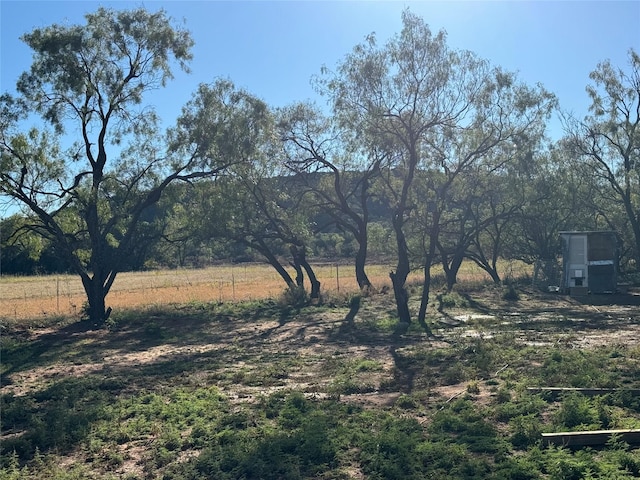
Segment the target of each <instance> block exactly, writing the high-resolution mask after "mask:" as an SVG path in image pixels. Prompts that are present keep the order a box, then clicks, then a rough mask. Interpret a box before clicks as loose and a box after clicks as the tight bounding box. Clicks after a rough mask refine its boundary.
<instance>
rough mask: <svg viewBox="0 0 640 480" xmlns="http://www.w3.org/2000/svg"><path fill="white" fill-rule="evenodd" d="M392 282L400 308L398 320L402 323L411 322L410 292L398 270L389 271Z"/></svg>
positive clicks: (397, 304) (398, 308)
mask: <svg viewBox="0 0 640 480" xmlns="http://www.w3.org/2000/svg"><path fill="white" fill-rule="evenodd" d="M389 278H391V284H392V285H393V293H394V295H395V299H396V308H397V310H398V321H399V322H400V323H406V324H409V323H411V312H410V311H409V294H408V293H407V289H406V288H405V287H404V284H405V282H404V280H401V278H400V276H399V275H398V274H397V273H396V272H391V273H389Z"/></svg>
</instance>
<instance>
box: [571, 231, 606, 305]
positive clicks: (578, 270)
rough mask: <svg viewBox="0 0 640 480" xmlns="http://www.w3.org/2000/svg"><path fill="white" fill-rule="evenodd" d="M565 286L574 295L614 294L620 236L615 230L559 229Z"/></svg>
mask: <svg viewBox="0 0 640 480" xmlns="http://www.w3.org/2000/svg"><path fill="white" fill-rule="evenodd" d="M560 237H561V238H562V289H563V291H565V292H568V293H569V292H570V293H572V294H587V293H596V294H598V293H614V292H615V291H616V289H617V285H618V235H617V233H616V232H613V231H592V232H560Z"/></svg>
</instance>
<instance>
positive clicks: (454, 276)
mask: <svg viewBox="0 0 640 480" xmlns="http://www.w3.org/2000/svg"><path fill="white" fill-rule="evenodd" d="M463 259H464V254H463V253H462V252H456V253H454V254H453V257H452V258H451V263H449V264H448V266H447V268H445V269H444V271H445V277H446V281H447V290H448V291H451V290H453V286H454V285H455V284H456V283H458V272H459V271H460V267H461V266H462V261H463ZM443 261H444V262H446V259H443Z"/></svg>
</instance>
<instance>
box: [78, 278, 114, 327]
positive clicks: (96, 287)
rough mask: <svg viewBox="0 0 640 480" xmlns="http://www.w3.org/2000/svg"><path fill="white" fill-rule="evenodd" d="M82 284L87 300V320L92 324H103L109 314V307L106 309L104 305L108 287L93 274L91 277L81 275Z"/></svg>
mask: <svg viewBox="0 0 640 480" xmlns="http://www.w3.org/2000/svg"><path fill="white" fill-rule="evenodd" d="M82 285H83V286H84V291H85V293H86V294H87V302H88V304H89V305H88V308H87V312H86V313H87V317H88V320H89V321H90V322H91V323H92V324H94V325H103V324H104V322H106V321H107V319H108V318H109V315H110V314H111V308H108V309H107V308H106V305H105V298H106V296H107V293H109V290H108V288H106V287H105V286H104V283H103V281H102V280H101V279H100V278H97V277H96V276H95V275H94V276H93V277H89V276H88V275H84V276H83V277H82Z"/></svg>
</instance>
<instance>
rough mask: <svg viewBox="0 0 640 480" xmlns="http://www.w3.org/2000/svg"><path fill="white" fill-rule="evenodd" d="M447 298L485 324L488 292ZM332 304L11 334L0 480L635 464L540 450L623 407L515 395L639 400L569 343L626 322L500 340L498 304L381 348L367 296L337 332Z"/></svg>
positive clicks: (518, 329) (192, 308)
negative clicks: (547, 391)
mask: <svg viewBox="0 0 640 480" xmlns="http://www.w3.org/2000/svg"><path fill="white" fill-rule="evenodd" d="M483 292H484V293H483ZM486 292H489V293H490V295H491V296H490V297H489V296H485V297H483V298H479V297H480V296H481V295H489V293H486ZM519 294H520V300H519V302H518V305H519V306H523V305H524V306H526V305H527V301H528V300H527V296H526V293H523V292H519ZM457 295H459V298H458V297H456V298H453V299H452V300H451V301H452V302H453V304H454V305H455V306H454V307H453V308H456V309H461V310H462V311H463V312H468V313H484V314H486V313H487V307H486V305H488V304H490V303H491V301H492V300H493V299H498V300H500V298H499V297H500V295H501V293H500V290H499V289H495V288H488V289H485V290H482V289H477V290H474V291H472V292H471V293H465V292H461V293H459V294H457ZM387 297H388V296H387ZM336 298H337V297H336ZM336 298H334V299H332V300H331V301H332V302H336V304H335V305H332V306H329V305H328V304H327V303H325V304H322V305H319V306H315V305H304V306H300V308H296V309H294V310H287V309H285V306H283V305H282V304H280V303H278V302H276V301H269V300H265V301H251V302H245V303H231V304H221V303H218V302H211V303H205V302H189V303H186V304H181V305H173V306H169V307H159V306H156V307H149V308H144V309H139V310H129V311H120V312H117V313H115V314H114V317H113V322H112V324H111V325H109V328H108V329H105V330H89V329H87V328H86V327H83V326H82V324H68V323H67V324H58V325H56V324H54V325H48V326H47V329H46V330H45V329H38V328H35V327H33V326H30V325H29V326H28V327H27V328H23V329H21V328H19V327H12V329H11V330H7V334H3V337H2V339H1V341H2V347H3V351H2V376H3V379H2V396H1V398H0V402H1V404H0V407H1V410H2V418H1V420H2V425H1V434H2V442H1V451H0V479H2V480H5V479H11V480H13V479H28V480H29V479H40V478H52V479H57V480H63V479H85V478H93V479H98V480H107V479H108V480H113V479H115V478H126V479H129V480H132V479H138V480H142V479H147V478H149V479H175V480H179V479H185V480H186V479H191V480H193V479H204V478H220V479H237V478H264V479H271V478H273V479H275V478H277V479H305V478H314V479H320V478H322V479H347V478H353V477H361V478H371V479H383V478H384V479H424V478H438V479H445V480H446V479H464V478H487V479H528V478H530V479H534V478H550V479H561V478H562V479H564V478H616V479H617V478H637V476H638V474H639V473H640V453H639V452H640V451H639V450H638V448H636V447H634V446H629V445H623V444H621V443H620V442H617V441H615V439H614V441H612V442H610V444H608V445H605V446H602V447H601V448H598V449H597V450H587V449H585V450H573V451H570V450H565V449H559V448H552V447H546V446H544V445H542V444H541V442H540V433H541V432H548V431H555V430H559V429H561V430H566V429H570V430H577V429H600V428H637V427H638V426H639V425H640V400H639V399H638V398H637V397H634V396H632V395H630V394H629V392H628V391H626V392H625V391H620V392H616V393H613V394H608V395H604V396H600V397H593V398H589V397H584V396H581V395H568V396H565V397H561V398H556V399H551V398H545V396H544V395H543V394H537V395H533V394H530V393H528V392H527V390H526V387H527V386H575V387H608V388H620V387H625V388H638V387H639V386H640V385H639V383H640V381H639V380H638V379H639V378H640V349H638V348H637V347H635V346H632V345H629V344H626V343H621V342H615V343H612V344H610V345H608V344H601V345H599V346H589V347H584V348H575V346H574V344H573V343H572V342H576V341H577V339H580V338H583V337H585V336H586V335H598V336H599V337H598V338H606V337H607V336H608V335H609V334H611V333H614V332H615V333H618V334H619V333H620V329H621V328H624V327H625V325H626V326H628V327H629V328H635V324H633V323H632V322H631V321H630V320H624V319H625V318H627V319H628V318H629V317H630V315H629V314H628V313H627V314H625V315H626V317H622V316H621V317H620V319H616V322H615V323H612V326H610V327H608V326H607V325H608V324H607V323H605V321H607V318H608V317H607V315H613V314H612V313H611V312H603V316H602V320H601V318H600V317H595V316H593V315H596V314H595V313H593V311H589V314H590V315H592V317H589V318H588V321H589V322H590V323H587V322H585V321H584V318H585V317H584V313H585V312H586V311H587V309H585V310H581V311H579V312H577V313H576V312H572V311H568V310H566V305H565V303H566V302H565V303H563V302H561V301H560V300H558V303H557V304H556V305H555V307H556V308H558V309H559V308H561V307H562V308H565V310H562V311H561V312H560V313H558V312H555V313H554V316H553V317H552V320H548V321H546V320H545V321H540V322H538V323H536V322H535V321H534V320H527V321H512V322H504V321H503V320H501V319H504V318H510V317H507V316H506V311H498V310H497V309H498V308H512V307H513V303H510V302H509V303H507V302H500V305H506V307H498V306H496V307H495V308H494V310H492V311H491V313H492V314H494V315H493V316H494V317H495V318H496V319H497V320H495V321H493V320H492V321H491V322H489V321H487V322H479V321H475V322H469V323H468V324H466V325H461V326H460V327H450V326H449V327H447V328H439V327H438V326H437V325H434V331H435V333H436V336H437V338H436V339H428V340H427V339H425V336H424V334H423V332H422V331H421V330H420V329H419V327H418V326H415V328H414V325H412V326H411V327H410V328H409V329H408V330H407V332H406V333H405V334H404V335H403V336H401V337H399V336H395V335H394V330H395V327H396V323H397V322H395V320H394V318H393V314H392V313H390V311H389V310H390V306H389V305H390V304H389V302H388V299H387V298H385V296H384V295H375V294H371V295H369V296H367V297H365V298H363V299H362V300H361V305H360V309H359V311H358V312H357V315H356V316H355V317H354V318H349V319H345V316H346V315H347V312H348V311H349V298H350V297H348V296H346V295H345V297H344V299H343V300H340V301H338V300H337V299H336ZM460 299H462V300H464V302H466V304H464V303H462V300H460ZM412 300H413V299H412ZM444 300H445V301H447V302H448V301H450V300H447V299H444ZM465 305H466V306H465ZM579 307H580V306H576V308H579ZM528 315H529V316H528V317H527V318H534V314H533V313H529V314H528ZM545 318H546V317H545ZM553 319H555V320H553ZM624 322H627V323H624ZM346 323H348V327H349V328H342V327H343V326H344V325H345V324H346ZM585 325H587V326H590V325H593V328H591V329H590V330H585ZM579 329H582V330H579ZM608 329H609V330H608ZM574 330H575V331H574ZM585 332H586V333H585ZM532 338H535V340H536V341H535V343H534V342H531V339H532ZM594 338H595V337H594Z"/></svg>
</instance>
